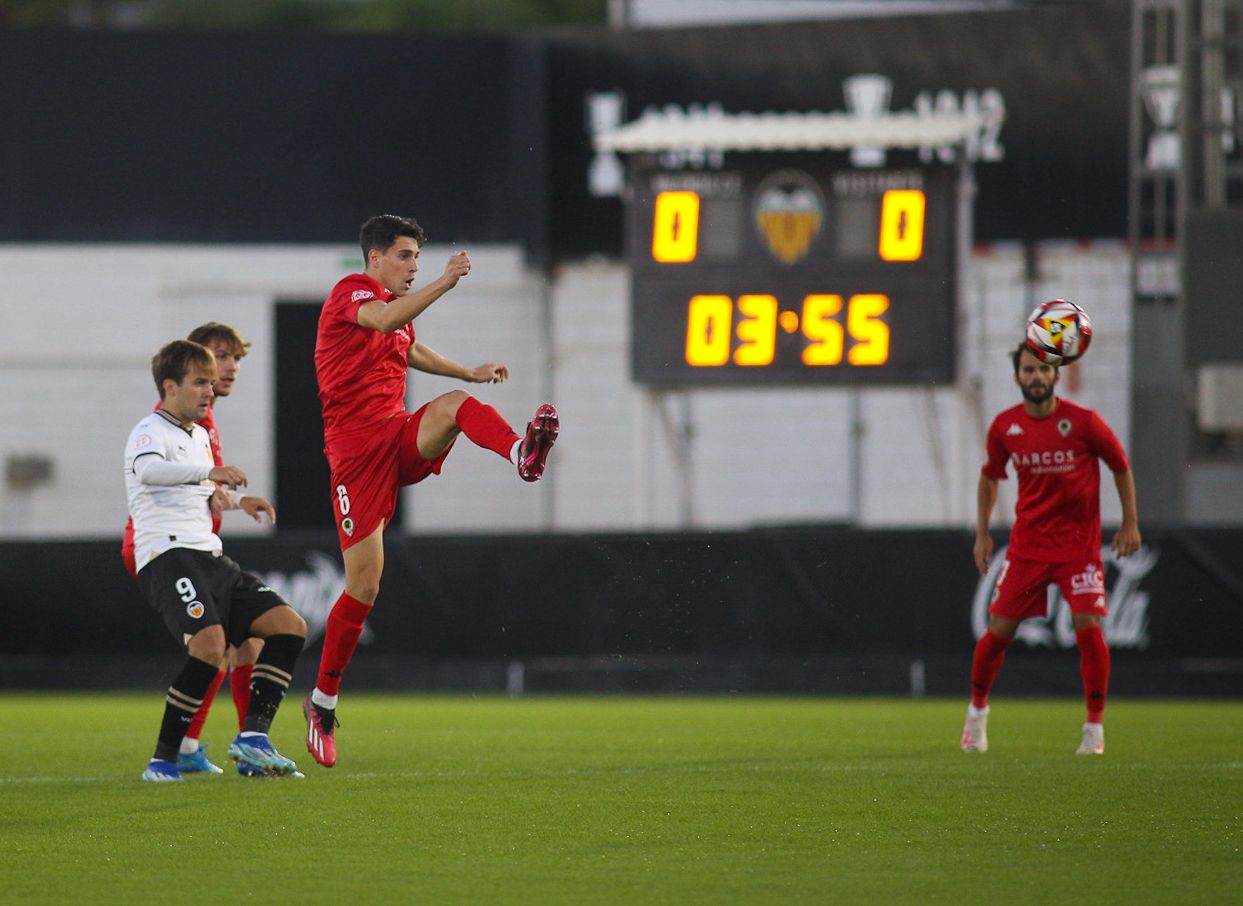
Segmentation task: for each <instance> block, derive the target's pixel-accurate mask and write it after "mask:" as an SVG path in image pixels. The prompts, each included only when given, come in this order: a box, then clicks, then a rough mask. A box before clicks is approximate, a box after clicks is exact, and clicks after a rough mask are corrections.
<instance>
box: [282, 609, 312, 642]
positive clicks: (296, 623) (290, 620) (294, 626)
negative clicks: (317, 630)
mask: <svg viewBox="0 0 1243 906" xmlns="http://www.w3.org/2000/svg"><path fill="white" fill-rule="evenodd" d="M278 624H279V629H278V630H277V631H278V632H279V633H280V634H281V635H296V636H301V637H302V638H304V639H305V638H306V620H304V619H302V617H300V616H299V615H298V612H297V611H296V610H294V609H293V608H292V607H290V606H289V605H285V606H284V607H282V608H279V617H278Z"/></svg>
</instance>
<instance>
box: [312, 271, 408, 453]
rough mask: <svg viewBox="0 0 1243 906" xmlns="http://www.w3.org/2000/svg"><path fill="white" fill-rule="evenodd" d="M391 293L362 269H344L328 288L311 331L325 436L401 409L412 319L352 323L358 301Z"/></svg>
mask: <svg viewBox="0 0 1243 906" xmlns="http://www.w3.org/2000/svg"><path fill="white" fill-rule="evenodd" d="M395 298H396V296H394V295H393V294H392V293H390V292H389V291H388V290H387V289H385V288H384V287H383V286H381V285H380V284H379V283H378V282H376V281H375V280H373V279H372V278H371V277H368V276H367V275H366V274H350V275H349V276H348V277H346V278H345V279H343V280H342V281H341V282H339V283H338V284H337V285H336V286H334V287H333V288H332V292H331V293H329V294H328V298H327V300H325V302H324V307H323V309H322V310H321V311H320V313H319V329H318V331H317V333H316V337H315V374H316V377H317V378H318V380H319V401H320V404H321V405H322V406H323V410H324V436H325V437H327V436H330V435H332V434H337V433H340V432H343V431H351V430H356V429H358V428H365V427H366V426H368V425H372V424H374V423H376V422H379V421H383V420H384V419H386V418H391V417H392V416H394V415H400V414H402V413H403V412H405V408H406V368H407V363H406V353H407V351H408V350H409V349H410V347H411V346H412V345H414V324H412V323H411V324H405V325H403V326H401V327H400V328H398V329H397V330H395V331H393V332H392V333H383V332H381V331H379V330H372V329H371V328H370V327H363V326H362V325H361V324H359V323H358V309H359V308H360V307H361V306H362V305H363V304H364V303H366V302H370V301H371V300H372V299H379V300H380V301H381V302H391V301H392V300H393V299H395Z"/></svg>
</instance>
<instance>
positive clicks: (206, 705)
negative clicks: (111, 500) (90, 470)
mask: <svg viewBox="0 0 1243 906" xmlns="http://www.w3.org/2000/svg"><path fill="white" fill-rule="evenodd" d="M186 339H187V340H190V341H192V342H195V343H200V344H202V345H203V346H206V347H207V348H208V349H210V350H211V351H212V354H213V355H214V356H215V358H216V380H215V382H214V383H213V384H212V391H213V392H214V394H215V398H219V397H224V396H228V395H229V394H231V393H232V392H233V385H234V383H235V382H236V381H237V376H238V373H239V372H240V371H241V367H242V359H243V358H244V357H245V356H246V353H247V352H249V351H250V343H249V342H248V341H247V340H245V339H243V338H242V335H241V334H239V333H238V332H237V331H236V330H235V329H233V328H232V327H230V326H229V325H227V324H221V323H219V322H217V321H209V322H208V323H206V324H201V325H199V326H198V327H196V328H194V330H192V331H190V335H189V336H187V337H186ZM215 398H213V402H212V404H211V405H209V406H208V408H207V415H205V416H204V417H203V418H201V419H199V420H198V424H200V425H202V426H203V428H205V429H206V431H207V437H208V439H209V440H210V441H211V455H212V459H213V460H214V461H215V463H216V465H217V466H222V465H224V458H223V456H222V454H221V452H220V432H219V431H218V430H217V428H216V419H215V414H214V411H213V408H214V405H215ZM160 406H161V403H156V406H155V408H156V409H159V408H160ZM231 505H232V498H231V497H230V496H229V495H227V494H218V495H216V496H215V497H213V498H212V507H213V509H212V531H213V532H215V533H216V534H220V524H221V518H220V513H221V510H220V507H222V506H226V507H227V506H231ZM237 506H238V507H239V508H240V509H242V510H244V511H245V512H246V513H247V514H248V515H250V516H251V518H253V519H255V520H256V521H258V520H259V519H260V514H261V513H267V515H268V518H269V519H271V520H272V521H273V522H275V521H276V511H275V510H274V509H273V508H272V505H271V504H269V503H268V502H267V501H266V500H264V499H263V498H262V497H254V496H245V497H242V498H241V499H240V500H238V502H237ZM121 559H122V561H123V562H124V563H125V569H126V570H127V571H128V572H129V574H130V578H132V579H135V580H137V576H138V568H137V564H136V563H135V562H134V520H133V519H130V520H128V521H127V522H126V523H125V535H124V538H123V539H122V541H121ZM262 648H263V639H259V638H250V639H247V640H246V641H245V642H243V643H242V644H241V645H240V646H238V647H236V648H234V647H232V646H230V648H229V659H228V668H229V690H230V692H231V693H232V696H233V704H234V707H235V708H236V710H237V722H238V727H239V728H240V727H241V726H242V724H243V723H244V721H245V720H246V711H247V709H248V708H249V707H250V674H251V671H252V670H253V669H254V665H255V661H256V660H258V658H259V652H260V650H262ZM224 677H225V671H224V670H221V671H220V672H219V673H217V674H216V678H215V679H214V680H213V681H212V684H211V685H210V686H209V687H208V689H207V694H206V695H205V696H204V698H203V704H202V705H201V706H200V707H199V709H198V711H197V712H196V713H195V715H194V719H193V720H192V721H191V722H190V726H189V728H188V729H187V730H186V735H185V737H184V738H183V740H182V743H181V752H180V755H179V757H178V759H177V767H178V768H179V769H180V770H181V772H182V773H183V774H191V773H203V774H219V773H221V770H220V768H218V767H216V765H214V764H212V763H211V761H210V760H209V759H208V758H207V754H206V752H205V751H204V749H206V746H200V744H199V736H200V735H201V734H202V732H203V724H204V722H205V721H206V720H207V713H208V712H209V711H210V710H211V706H212V702H213V701H214V700H215V698H216V692H217V691H219V689H220V685H221V683H222V682H223V681H224ZM238 771H239V772H240V773H242V774H254V773H256V772H253V771H251V770H250V769H249V766H248V765H245V764H241V763H239V764H238ZM258 773H262V772H258Z"/></svg>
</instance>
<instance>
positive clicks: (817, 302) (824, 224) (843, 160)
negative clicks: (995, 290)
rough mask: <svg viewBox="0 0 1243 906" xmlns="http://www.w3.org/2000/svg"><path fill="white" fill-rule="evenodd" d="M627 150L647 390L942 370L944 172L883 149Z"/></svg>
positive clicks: (946, 319)
mask: <svg viewBox="0 0 1243 906" xmlns="http://www.w3.org/2000/svg"><path fill="white" fill-rule="evenodd" d="M664 160H665V158H663V157H662V156H661V155H658V154H634V155H632V156H631V158H630V187H631V198H630V204H629V206H628V212H627V231H626V232H627V256H628V260H629V263H630V272H631V374H632V377H633V378H634V380H635V381H636V382H637V383H639V384H643V385H647V386H650V387H652V388H669V389H672V388H678V387H714V386H716V387H727V386H732V387H754V386H766V385H840V386H854V385H864V386H868V385H901V384H928V383H933V384H945V383H952V382H953V381H954V380H955V367H954V362H955V359H956V351H957V350H956V343H955V339H956V335H957V331H956V330H955V325H956V322H957V320H958V318H957V283H958V257H959V255H958V237H959V229H958V227H959V206H958V203H957V192H956V187H957V178H958V170H957V168H956V167H954V166H953V165H948V164H940V163H933V164H929V163H924V162H921V161H919V159H918V157H917V156H916V155H915V154H914V153H908V154H906V155H901V154H895V153H894V152H890V156H889V160H890V161H892V163H890V164H889V165H887V166H884V167H881V168H859V167H854V166H852V165H851V164H850V163H849V155H848V154H845V153H839V152H815V153H812V152H727V153H725V154H724V155H723V157H722V166H721V167H720V168H718V169H712V170H706V169H690V168H686V167H669V166H665V165H664V164H663V161H664Z"/></svg>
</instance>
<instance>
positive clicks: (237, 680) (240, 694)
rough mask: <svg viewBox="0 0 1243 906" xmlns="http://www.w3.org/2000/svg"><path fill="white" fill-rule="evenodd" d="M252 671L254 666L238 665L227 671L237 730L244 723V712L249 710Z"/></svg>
mask: <svg viewBox="0 0 1243 906" xmlns="http://www.w3.org/2000/svg"><path fill="white" fill-rule="evenodd" d="M254 669H255V665H254V664H238V665H237V666H236V667H234V668H233V669H232V670H230V671H229V691H230V692H231V693H233V707H235V708H237V728H238V729H239V730H240V729H242V725H243V724H244V723H246V712H247V711H249V710H250V674H251V671H252V670H254Z"/></svg>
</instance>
